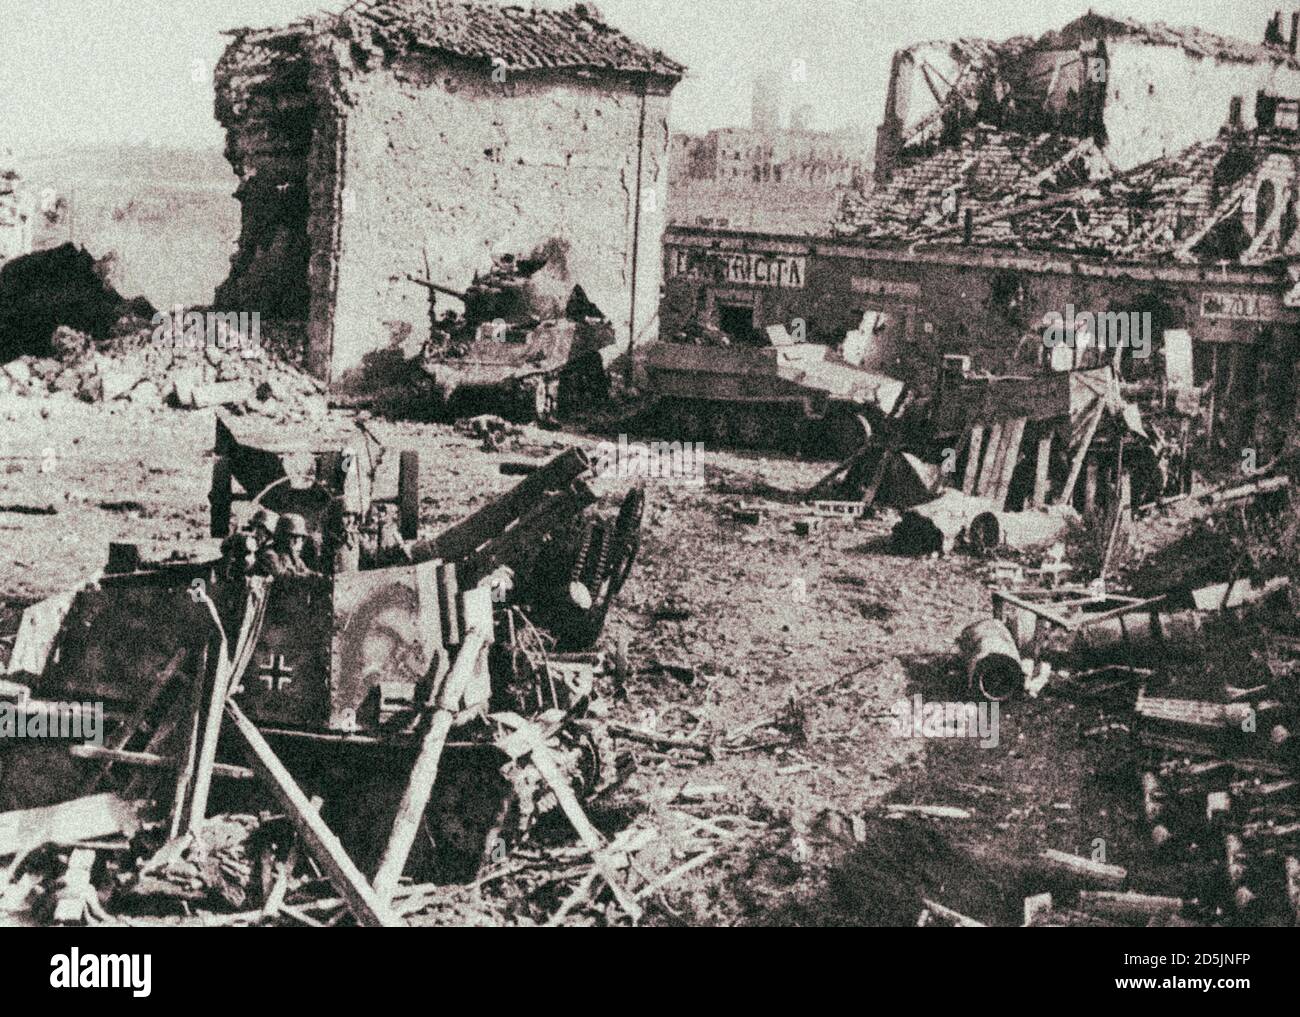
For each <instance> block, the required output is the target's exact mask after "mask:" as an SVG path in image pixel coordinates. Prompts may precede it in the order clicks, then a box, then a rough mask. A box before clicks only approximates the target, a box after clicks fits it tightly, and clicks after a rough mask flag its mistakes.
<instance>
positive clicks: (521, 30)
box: [216, 0, 684, 386]
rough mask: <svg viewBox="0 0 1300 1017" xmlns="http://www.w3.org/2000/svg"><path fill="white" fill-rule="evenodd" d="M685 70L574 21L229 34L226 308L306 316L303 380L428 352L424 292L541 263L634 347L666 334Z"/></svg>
mask: <svg viewBox="0 0 1300 1017" xmlns="http://www.w3.org/2000/svg"><path fill="white" fill-rule="evenodd" d="M683 72H684V68H683V67H682V66H681V65H680V64H678V63H675V62H674V61H672V60H670V59H669V58H667V57H666V56H664V55H663V54H662V53H659V52H657V51H654V50H651V49H648V48H646V47H643V46H641V45H639V44H637V43H635V42H633V41H632V40H631V39H629V38H627V37H626V36H625V35H623V34H622V33H621V32H618V31H616V30H614V29H613V28H610V27H609V26H607V25H606V24H604V23H603V22H602V21H601V20H600V19H599V18H598V17H597V16H596V15H595V13H594V12H593V10H592V9H590V8H588V7H586V6H584V5H582V4H579V5H577V6H575V7H573V8H572V9H570V10H567V11H553V10H525V9H523V8H519V7H499V6H496V5H488V4H477V3H465V2H445V0H437V2H428V0H377V2H374V3H367V4H353V5H352V6H351V7H349V8H348V9H347V10H346V11H344V12H343V13H342V14H340V15H337V16H333V15H319V16H315V17H310V18H307V19H305V20H302V21H299V22H295V23H294V24H291V25H289V26H287V27H283V28H274V29H261V30H250V29H243V30H239V31H236V32H234V33H233V37H232V40H231V42H230V45H229V46H228V48H227V49H226V52H225V54H224V55H223V57H222V59H221V61H220V63H219V65H218V68H217V73H216V88H217V99H216V114H217V119H218V120H219V121H220V122H221V124H222V125H223V126H224V128H225V129H226V132H227V145H226V153H227V157H228V158H229V160H230V162H231V164H232V166H233V167H234V169H235V172H236V174H237V175H238V177H239V180H240V184H239V187H238V190H237V192H236V197H237V198H238V199H239V201H240V203H241V205H242V230H241V238H240V241H239V246H238V250H237V252H236V254H235V256H234V258H233V259H232V264H231V272H230V276H229V278H228V279H227V280H226V281H225V283H224V284H223V285H222V286H221V287H220V289H219V290H218V293H217V302H218V304H219V305H221V306H224V307H237V308H239V309H243V310H258V311H260V312H261V313H263V314H264V315H266V316H271V317H278V318H282V319H296V320H305V321H306V322H307V323H308V327H307V332H308V340H307V346H308V348H307V363H308V366H309V368H310V369H311V370H312V372H313V373H315V374H316V375H317V376H318V377H321V378H324V379H327V380H329V381H331V382H332V383H334V384H335V385H340V384H342V385H345V386H346V385H349V384H352V383H353V382H356V383H358V384H364V383H365V375H366V370H365V369H366V367H367V365H368V363H369V361H368V360H367V358H368V357H369V356H371V355H373V354H376V353H378V352H382V351H384V350H385V349H388V348H390V347H393V346H396V345H401V344H404V343H407V342H408V341H409V342H412V343H419V342H422V341H423V340H425V339H426V338H427V337H428V334H429V313H428V301H427V295H426V290H425V289H422V288H420V287H419V286H417V285H414V284H413V283H412V282H411V281H410V280H409V279H408V275H409V274H411V273H416V272H419V273H422V274H423V275H424V276H426V277H427V278H428V279H429V281H431V282H434V283H437V284H440V285H442V286H446V287H449V288H453V289H463V288H464V287H465V286H466V285H467V284H468V283H469V282H470V281H471V279H472V278H474V277H475V276H476V275H477V274H479V273H481V272H483V271H486V270H488V269H489V268H490V267H491V266H492V264H493V259H494V257H495V258H500V257H502V256H504V255H513V256H515V257H518V258H526V257H529V256H530V255H534V253H535V252H538V251H543V250H544V251H546V252H547V258H548V261H549V263H550V264H549V265H548V268H549V270H550V271H552V272H553V273H555V274H558V275H559V276H561V277H563V279H564V280H566V281H567V282H568V283H569V287H570V288H572V286H573V285H577V284H580V285H581V286H582V288H583V290H584V292H585V293H586V294H587V296H588V297H589V298H590V300H591V301H592V302H593V303H594V304H595V305H596V306H597V307H599V308H600V309H601V310H602V311H603V313H604V314H605V315H606V316H607V317H608V318H609V319H610V321H611V322H612V323H613V324H614V328H615V332H616V335H617V337H618V339H619V341H620V342H621V343H622V344H623V345H627V344H628V343H629V342H630V341H632V340H633V339H634V338H639V337H640V336H641V334H642V333H644V332H646V331H647V330H648V329H650V328H652V327H653V323H654V319H655V304H656V301H657V299H658V290H659V241H660V229H659V227H658V226H657V225H656V224H657V223H658V222H659V221H660V220H659V219H658V218H657V217H656V216H655V215H653V214H652V213H653V210H654V209H656V208H662V207H664V205H665V202H666V187H667V149H668V127H667V118H668V109H669V98H670V94H671V92H672V90H673V88H674V86H675V85H676V84H677V82H678V80H679V79H680V78H681V76H682V74H683Z"/></svg>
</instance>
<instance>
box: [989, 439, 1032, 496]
mask: <svg viewBox="0 0 1300 1017" xmlns="http://www.w3.org/2000/svg"><path fill="white" fill-rule="evenodd" d="M1026 423H1028V421H1027V420H1026V419H1025V418H1024V417H1017V418H1016V419H1015V420H1013V421H1011V423H1010V424H1008V425H1007V426H1006V428H1005V429H1004V430H1003V432H1002V463H1001V472H1000V473H999V474H998V476H997V478H996V480H995V484H996V486H995V487H994V489H993V500H994V501H995V502H997V505H998V508H999V509H1002V508H1006V504H1007V495H1008V494H1009V493H1010V491H1011V478H1012V477H1013V476H1014V475H1015V472H1016V462H1017V460H1019V458H1020V443H1021V442H1022V441H1023V440H1024V437H1025V424H1026Z"/></svg>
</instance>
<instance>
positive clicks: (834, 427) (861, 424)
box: [809, 409, 871, 462]
mask: <svg viewBox="0 0 1300 1017" xmlns="http://www.w3.org/2000/svg"><path fill="white" fill-rule="evenodd" d="M817 430H818V431H820V435H819V440H816V445H815V447H813V448H811V449H809V453H810V454H812V455H816V456H818V457H819V458H827V459H834V460H836V461H837V462H840V461H843V460H845V459H847V458H849V456H851V455H853V454H854V453H855V452H857V451H858V450H860V449H861V448H862V446H864V445H865V444H866V443H867V442H868V441H870V440H871V425H870V424H869V423H867V418H866V417H864V416H863V415H862V414H861V413H854V412H853V411H852V410H847V409H840V410H831V412H829V413H827V414H826V416H825V418H824V419H823V420H822V426H821V427H820V428H818V429H817Z"/></svg>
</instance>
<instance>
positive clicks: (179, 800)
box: [167, 650, 224, 840]
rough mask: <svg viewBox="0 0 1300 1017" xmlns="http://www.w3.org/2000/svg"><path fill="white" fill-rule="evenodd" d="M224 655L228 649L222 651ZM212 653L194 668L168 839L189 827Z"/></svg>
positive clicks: (177, 768) (173, 838)
mask: <svg viewBox="0 0 1300 1017" xmlns="http://www.w3.org/2000/svg"><path fill="white" fill-rule="evenodd" d="M218 652H221V653H222V654H223V655H224V650H222V651H218ZM207 672H208V654H207V653H206V652H205V653H204V654H203V657H202V659H201V662H200V663H199V666H198V667H196V668H195V669H194V680H193V682H192V683H191V687H190V695H189V706H188V713H187V714H186V715H185V717H184V718H183V720H184V721H185V727H184V730H185V746H184V749H183V750H182V754H181V756H180V758H179V761H178V762H179V765H178V766H177V767H176V789H175V791H174V792H173V794H172V805H171V814H170V816H169V820H170V825H169V827H168V834H167V839H168V840H175V838H176V837H177V836H178V835H179V834H180V832H181V829H182V827H184V825H185V816H186V810H187V807H188V803H189V801H190V789H191V787H193V785H194V768H195V766H196V765H197V763H198V758H199V740H200V739H201V738H202V736H203V721H202V718H203V692H204V689H205V688H206V687H207Z"/></svg>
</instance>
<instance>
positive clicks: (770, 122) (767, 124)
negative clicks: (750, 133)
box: [749, 70, 790, 131]
mask: <svg viewBox="0 0 1300 1017" xmlns="http://www.w3.org/2000/svg"><path fill="white" fill-rule="evenodd" d="M789 103H790V90H789V88H788V87H787V81H786V77H785V75H783V74H782V73H781V72H780V71H775V70H770V71H760V72H759V73H758V74H755V75H754V105H753V107H752V109H751V111H750V115H749V125H750V127H752V128H753V129H754V130H756V131H779V130H781V129H782V128H783V127H784V126H785V121H786V109H787V107H788V106H789Z"/></svg>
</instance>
